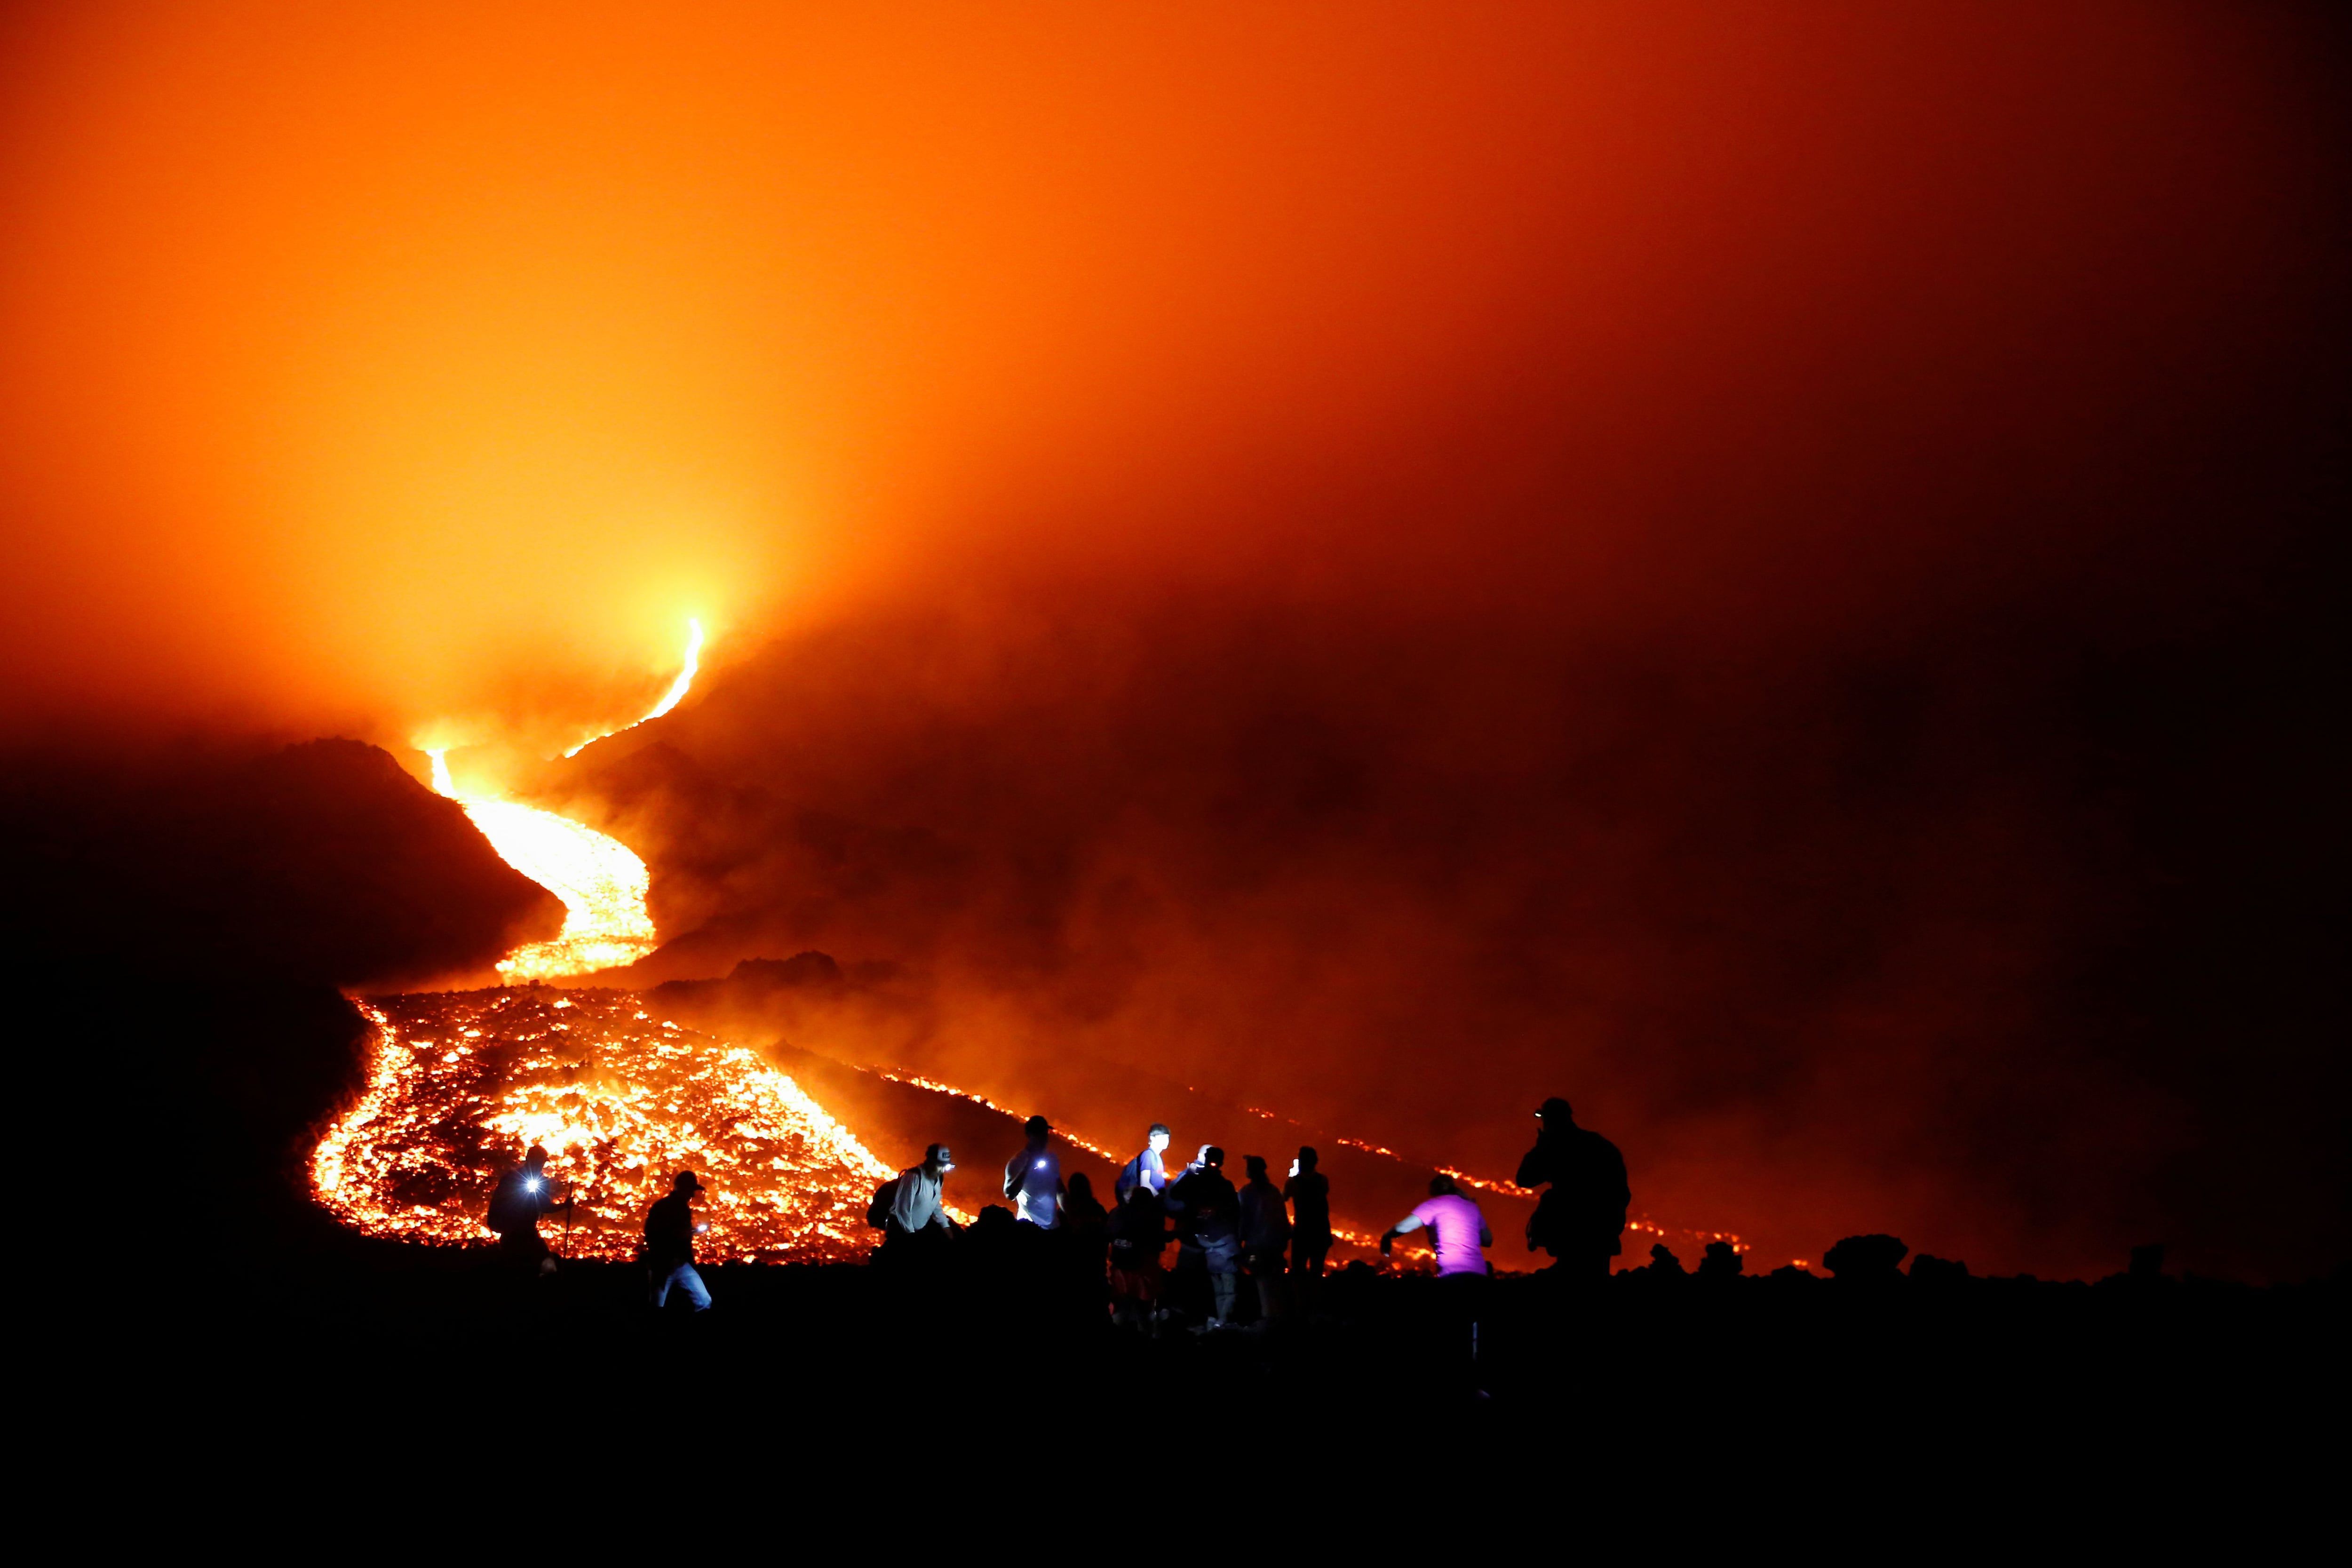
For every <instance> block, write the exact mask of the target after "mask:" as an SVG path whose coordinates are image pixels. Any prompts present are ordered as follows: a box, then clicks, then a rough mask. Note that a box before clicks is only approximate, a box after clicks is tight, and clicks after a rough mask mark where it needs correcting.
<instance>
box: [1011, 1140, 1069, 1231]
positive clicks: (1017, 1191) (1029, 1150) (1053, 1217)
mask: <svg viewBox="0 0 2352 1568" xmlns="http://www.w3.org/2000/svg"><path fill="white" fill-rule="evenodd" d="M1021 1131H1023V1133H1024V1134H1025V1135H1026V1137H1027V1142H1024V1143H1023V1144H1022V1146H1021V1152H1019V1153H1017V1154H1015V1155H1013V1158H1011V1159H1010V1160H1007V1161H1005V1162H1004V1195H1005V1196H1006V1197H1008V1198H1011V1199H1012V1200H1013V1213H1014V1215H1016V1216H1017V1217H1019V1218H1021V1219H1024V1220H1026V1221H1027V1222H1028V1223H1030V1224H1031V1225H1034V1226H1036V1227H1037V1228H1038V1229H1040V1230H1051V1229H1053V1228H1054V1227H1055V1226H1057V1225H1059V1224H1061V1223H1062V1161H1061V1157H1060V1156H1059V1155H1057V1154H1055V1152H1054V1151H1053V1150H1052V1149H1050V1148H1048V1147H1046V1142H1047V1140H1049V1139H1050V1138H1052V1137H1053V1135H1054V1126H1053V1123H1051V1122H1049V1121H1046V1120H1045V1118H1044V1117H1042V1116H1033V1117H1031V1118H1030V1119H1029V1120H1028V1121H1027V1122H1026V1123H1024V1125H1023V1127H1022V1129H1021Z"/></svg>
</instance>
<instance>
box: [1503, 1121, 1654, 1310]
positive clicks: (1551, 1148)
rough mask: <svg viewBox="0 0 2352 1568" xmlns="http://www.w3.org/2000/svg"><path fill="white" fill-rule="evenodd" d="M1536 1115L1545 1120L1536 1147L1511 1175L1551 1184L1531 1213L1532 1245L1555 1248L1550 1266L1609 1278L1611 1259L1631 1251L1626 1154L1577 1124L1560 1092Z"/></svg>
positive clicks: (1516, 1180) (1575, 1275) (1522, 1182)
mask: <svg viewBox="0 0 2352 1568" xmlns="http://www.w3.org/2000/svg"><path fill="white" fill-rule="evenodd" d="M1536 1120H1537V1121H1538V1122H1540V1123H1541V1124H1542V1130H1541V1131H1538V1133H1537V1134H1536V1146H1535V1147H1534V1148H1532V1149H1530V1150H1528V1153H1527V1158H1525V1159H1523V1160H1521V1161H1520V1162H1519V1173H1518V1174H1517V1176H1515V1177H1513V1178H1512V1183H1513V1184H1514V1185H1517V1186H1522V1187H1539V1186H1543V1185H1545V1184H1547V1183H1549V1191H1547V1192H1546V1193H1545V1194H1544V1195H1543V1198H1542V1200H1541V1201H1540V1202H1538V1204H1537V1205H1536V1212H1535V1213H1534V1214H1533V1215H1530V1216H1528V1251H1529V1252H1534V1251H1537V1250H1538V1249H1541V1250H1542V1251H1545V1252H1549V1253H1550V1254H1551V1255H1552V1257H1553V1258H1555V1259H1556V1260H1557V1261H1555V1262H1554V1263H1553V1264H1552V1266H1551V1268H1549V1269H1547V1270H1546V1272H1547V1273H1550V1274H1558V1275H1560V1276H1563V1277H1565V1278H1568V1279H1607V1278H1608V1276H1609V1260H1610V1259H1611V1258H1614V1257H1616V1256H1617V1255H1618V1254H1619V1253H1621V1252H1622V1251H1624V1250H1625V1243H1624V1234H1625V1214H1626V1211H1627V1209H1629V1208H1630V1207H1631V1206H1632V1205H1633V1189H1632V1188H1631V1187H1629V1186H1628V1185H1626V1183H1625V1156H1624V1155H1622V1154H1621V1153H1619V1152H1617V1145H1616V1144H1614V1143H1612V1142H1609V1140H1608V1139H1606V1138H1603V1137H1602V1136H1601V1134H1600V1133H1598V1132H1594V1131H1590V1130H1589V1129H1586V1128H1582V1127H1579V1126H1578V1125H1577V1124H1576V1113H1575V1112H1574V1111H1573V1110H1570V1109H1569V1104H1568V1101H1567V1100H1562V1099H1560V1098H1559V1096H1558V1095H1554V1096H1553V1097H1552V1098H1551V1099H1549V1100H1545V1101H1544V1102H1543V1106H1542V1108H1541V1109H1540V1110H1538V1111H1537V1112H1536Z"/></svg>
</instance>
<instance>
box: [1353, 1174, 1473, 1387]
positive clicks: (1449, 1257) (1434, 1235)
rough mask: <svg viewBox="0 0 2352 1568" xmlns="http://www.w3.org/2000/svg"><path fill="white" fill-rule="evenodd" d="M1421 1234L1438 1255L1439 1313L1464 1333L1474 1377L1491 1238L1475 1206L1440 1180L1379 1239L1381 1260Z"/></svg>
mask: <svg viewBox="0 0 2352 1568" xmlns="http://www.w3.org/2000/svg"><path fill="white" fill-rule="evenodd" d="M1424 1228H1425V1229H1427V1230H1428V1232H1429V1246H1430V1250H1431V1251H1433V1252H1434V1253H1436V1254H1437V1285H1438V1289H1439V1291H1440V1292H1441V1295H1440V1297H1439V1309H1440V1310H1441V1311H1442V1312H1443V1313H1444V1317H1445V1320H1446V1321H1447V1324H1448V1326H1449V1327H1451V1328H1452V1329H1454V1331H1457V1332H1458V1331H1460V1330H1461V1329H1462V1328H1464V1327H1465V1326H1466V1327H1467V1328H1468V1330H1469V1336H1468V1346H1469V1352H1470V1364H1471V1366H1472V1368H1473V1370H1474V1372H1475V1368H1476V1366H1477V1363H1478V1320H1479V1318H1480V1317H1482V1316H1483V1315H1484V1314H1485V1308H1486V1286H1487V1283H1488V1280H1487V1275H1488V1274H1489V1273H1490V1272H1491V1270H1490V1268H1489V1266H1488V1265H1487V1262H1486V1251H1485V1249H1486V1248H1487V1247H1492V1246H1494V1245H1495V1233H1494V1232H1493V1231H1491V1230H1489V1229H1487V1228H1486V1215H1483V1214H1480V1213H1479V1212H1478V1205H1476V1204H1475V1203H1473V1202H1471V1201H1470V1199H1468V1198H1467V1197H1465V1196H1464V1195H1463V1194H1462V1189H1461V1188H1460V1187H1458V1186H1456V1185H1454V1178H1453V1177H1451V1176H1444V1175H1440V1176H1433V1177H1431V1178H1430V1182H1429V1197H1428V1199H1427V1200H1426V1201H1425V1202H1423V1203H1422V1204H1421V1205H1418V1206H1417V1207H1415V1208H1414V1209H1413V1211H1412V1213H1411V1214H1409V1215H1405V1216H1404V1218H1402V1219H1401V1220H1399V1221H1397V1222H1396V1224H1394V1225H1392V1226H1389V1228H1388V1229H1387V1230H1386V1231H1385V1232H1384V1233H1382V1235H1381V1257H1383V1258H1388V1257H1391V1256H1393V1253H1392V1252H1391V1247H1393V1246H1394V1244H1395V1242H1396V1238H1397V1237H1400V1236H1410V1235H1411V1234H1412V1233H1413V1232H1414V1231H1416V1230H1422V1229H1424ZM1456 1343H1457V1344H1459V1343H1461V1341H1459V1340H1457V1341H1456Z"/></svg>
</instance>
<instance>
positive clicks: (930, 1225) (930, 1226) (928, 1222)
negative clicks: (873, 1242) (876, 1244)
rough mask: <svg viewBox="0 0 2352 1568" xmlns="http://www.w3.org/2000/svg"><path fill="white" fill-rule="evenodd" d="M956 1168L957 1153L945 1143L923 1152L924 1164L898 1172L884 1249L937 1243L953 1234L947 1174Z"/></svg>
mask: <svg viewBox="0 0 2352 1568" xmlns="http://www.w3.org/2000/svg"><path fill="white" fill-rule="evenodd" d="M954 1169H955V1153H954V1151H952V1150H950V1148H949V1147H948V1146H947V1145H946V1144H944V1143H934V1144H932V1145H931V1146H930V1147H929V1148H928V1149H925V1150H924V1151H923V1163H921V1164H919V1165H914V1166H909V1167H908V1169H906V1170H903V1171H901V1172H899V1173H898V1193H897V1195H895V1196H894V1197H892V1198H891V1200H890V1223H889V1226H888V1227H887V1229H886V1230H884V1231H883V1233H882V1245H883V1246H884V1247H904V1246H906V1245H908V1244H909V1243H918V1242H919V1243H925V1244H929V1243H934V1242H936V1241H937V1240H939V1239H940V1237H946V1236H949V1235H951V1234H953V1232H954V1230H955V1221H953V1220H951V1219H950V1218H949V1217H948V1200H947V1194H946V1191H945V1187H946V1183H947V1175H948V1173H949V1172H950V1171H952V1170H954Z"/></svg>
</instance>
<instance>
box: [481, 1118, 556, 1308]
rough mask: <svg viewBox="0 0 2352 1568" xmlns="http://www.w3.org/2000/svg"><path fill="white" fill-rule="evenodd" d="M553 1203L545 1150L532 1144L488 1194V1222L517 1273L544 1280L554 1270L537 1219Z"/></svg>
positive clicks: (502, 1256) (553, 1259) (503, 1255)
mask: <svg viewBox="0 0 2352 1568" xmlns="http://www.w3.org/2000/svg"><path fill="white" fill-rule="evenodd" d="M554 1206H555V1184H554V1182H553V1181H551V1180H550V1179H549V1177H548V1174H547V1151H546V1150H544V1149H542V1148H541V1147H540V1146H539V1145H538V1144H536V1143H534V1144H532V1145H531V1146H530V1152H529V1153H527V1154H525V1155H524V1156H523V1157H522V1163H521V1164H520V1166H518V1167H516V1168H515V1169H514V1170H511V1171H509V1172H508V1173H506V1174H505V1175H503V1176H501V1177H499V1184H498V1189H497V1190H496V1191H495V1192H493V1193H492V1194H490V1212H489V1217H488V1222H487V1223H488V1226H489V1227H490V1228H491V1229H492V1230H494V1231H496V1232H497V1233H498V1237H499V1257H500V1258H503V1259H504V1260H505V1261H506V1262H508V1263H509V1264H511V1265H513V1266H514V1268H515V1269H516V1271H517V1272H519V1273H523V1274H531V1275H537V1276H539V1277H540V1278H542V1279H544V1278H545V1277H546V1276H548V1275H550V1274H552V1273H554V1272H555V1258H554V1255H553V1254H552V1253H551V1252H549V1251H548V1250H547V1243H546V1241H544V1240H543V1239H541V1236H540V1234H539V1218H540V1215H543V1214H545V1213H546V1212H547V1211H548V1210H550V1209H551V1208H553V1207H554Z"/></svg>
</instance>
